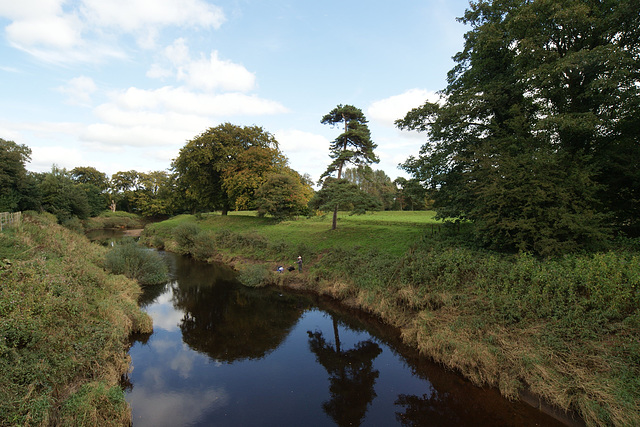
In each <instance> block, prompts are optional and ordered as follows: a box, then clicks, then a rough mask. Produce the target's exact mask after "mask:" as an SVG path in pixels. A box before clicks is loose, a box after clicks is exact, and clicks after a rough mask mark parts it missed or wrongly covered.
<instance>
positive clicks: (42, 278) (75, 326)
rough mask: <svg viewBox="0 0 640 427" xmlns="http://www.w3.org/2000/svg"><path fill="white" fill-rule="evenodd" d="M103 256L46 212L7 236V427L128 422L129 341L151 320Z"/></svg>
mask: <svg viewBox="0 0 640 427" xmlns="http://www.w3.org/2000/svg"><path fill="white" fill-rule="evenodd" d="M104 251H105V249H104V248H102V247H100V246H98V245H93V244H90V243H89V242H88V240H87V239H86V238H85V237H83V236H81V235H77V234H74V233H72V232H70V231H69V230H67V229H65V228H63V227H59V226H58V225H57V224H56V223H55V219H54V218H49V217H47V216H26V217H25V221H24V223H23V224H22V226H20V227H19V228H16V229H7V230H4V231H3V232H2V233H0V259H2V260H6V261H2V265H1V266H0V267H2V269H1V270H0V283H1V284H2V285H1V288H0V425H11V426H12V425H16V426H17V425H20V426H46V425H65V426H74V425H78V426H84V425H128V424H129V422H130V410H129V408H128V405H127V403H126V402H125V400H124V393H123V391H122V389H121V388H120V387H119V385H118V381H119V379H120V377H121V375H122V374H124V373H125V372H127V370H128V368H129V357H128V354H127V348H126V340H127V337H128V336H129V334H130V332H132V331H136V330H138V331H149V330H150V328H151V319H150V318H149V317H148V316H147V315H146V314H144V313H143V312H141V311H140V309H139V308H138V305H137V302H136V299H137V296H138V294H139V292H140V288H139V286H138V285H137V284H136V283H135V282H133V281H131V280H129V279H126V278H124V276H114V275H109V274H107V273H106V272H105V271H104V270H103V268H102V264H103V262H104V255H105V252H104Z"/></svg>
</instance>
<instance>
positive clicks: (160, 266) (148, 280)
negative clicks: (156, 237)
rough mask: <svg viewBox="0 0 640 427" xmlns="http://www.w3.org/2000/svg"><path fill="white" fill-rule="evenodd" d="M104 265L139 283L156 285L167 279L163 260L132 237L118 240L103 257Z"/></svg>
mask: <svg viewBox="0 0 640 427" xmlns="http://www.w3.org/2000/svg"><path fill="white" fill-rule="evenodd" d="M105 267H106V268H107V270H109V271H110V272H112V273H113V274H124V275H125V276H127V277H128V278H130V279H134V280H136V281H137V282H138V283H140V284H141V285H156V284H160V283H164V282H166V281H167V280H168V279H169V270H168V267H167V265H166V264H165V262H164V260H163V259H162V258H161V257H160V255H158V253H157V252H155V251H150V250H148V249H146V248H144V247H142V246H140V245H138V243H137V242H136V241H135V240H134V239H132V238H124V239H122V240H121V241H120V242H118V243H117V244H116V245H115V246H114V247H113V248H111V250H109V252H107V255H106V257H105Z"/></svg>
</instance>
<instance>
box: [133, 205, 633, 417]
mask: <svg viewBox="0 0 640 427" xmlns="http://www.w3.org/2000/svg"><path fill="white" fill-rule="evenodd" d="M330 227H331V218H330V216H326V217H313V218H308V219H307V218H301V219H299V220H296V221H286V222H282V223H274V222H272V221H270V220H269V219H265V218H257V217H256V216H255V214H254V213H251V212H242V213H239V212H235V213H231V214H230V215H228V216H220V215H219V214H204V215H197V216H190V215H185V216H180V217H176V218H173V219H171V220H169V221H164V222H161V223H156V224H151V225H149V226H147V227H146V228H145V232H144V233H143V240H144V241H145V242H147V243H148V244H150V245H153V246H156V247H164V248H166V249H168V250H174V251H177V252H180V253H184V254H191V255H192V256H194V257H195V258H198V259H203V260H206V259H212V260H213V259H217V260H220V259H221V260H223V261H225V262H228V263H231V264H233V265H234V266H235V267H236V268H237V269H238V270H240V272H241V275H240V277H241V280H243V281H244V282H245V283H246V284H250V285H254V286H262V285H275V286H288V287H295V288H302V289H307V290H310V291H313V292H317V293H319V294H325V295H330V296H332V297H334V298H336V299H339V300H341V301H342V302H343V303H345V304H348V305H351V306H354V307H358V308H361V309H364V310H367V311H369V312H371V313H374V314H376V315H378V316H379V317H380V318H381V319H383V320H384V321H385V322H387V323H389V324H392V325H394V326H396V327H398V328H399V329H400V330H401V333H402V336H403V339H404V340H405V341H406V342H407V343H409V344H411V345H413V346H415V347H417V348H418V349H420V350H421V352H422V353H423V354H424V355H425V356H428V357H431V358H433V359H434V360H436V361H438V362H440V363H442V364H443V365H445V366H448V367H450V368H452V369H456V370H458V371H460V372H461V373H463V374H464V375H465V376H466V377H467V378H469V379H470V380H471V381H473V382H474V383H476V384H478V385H482V386H492V387H496V388H498V389H500V391H501V392H502V394H503V395H504V396H506V397H508V398H514V399H515V398H518V397H519V396H520V395H521V394H522V393H525V392H526V393H533V394H534V395H535V396H537V397H538V398H540V399H541V400H543V401H545V402H549V403H550V404H552V405H554V406H555V407H557V408H560V409H562V410H565V411H567V413H569V414H577V416H578V417H579V418H581V419H582V420H584V422H586V424H587V425H590V426H599V425H601V426H610V425H613V426H637V425H640V406H639V405H640V339H639V337H640V252H639V251H638V242H637V241H632V240H627V241H620V242H618V245H616V246H615V247H613V246H612V248H611V250H609V251H605V252H600V253H586V254H568V255H566V256H564V257H560V258H557V259H547V260H541V259H537V258H535V257H533V256H531V255H528V254H511V255H509V254H497V253H492V252H488V251H484V250H481V249H478V248H474V247H473V246H472V245H470V244H469V242H468V239H466V237H465V236H466V232H467V231H468V228H469V227H471V225H469V224H464V225H463V227H462V229H458V228H457V227H456V228H448V227H445V226H444V225H443V224H440V223H438V222H437V221H435V220H434V219H433V213H432V212H376V213H372V214H367V215H364V216H349V215H348V214H341V215H340V216H339V221H338V229H337V230H331V229H330ZM297 255H302V257H303V260H304V271H303V273H302V274H299V273H297V272H294V273H286V274H277V273H275V272H274V271H273V270H274V269H275V266H276V265H278V264H282V265H285V266H286V265H294V263H295V258H296V257H297Z"/></svg>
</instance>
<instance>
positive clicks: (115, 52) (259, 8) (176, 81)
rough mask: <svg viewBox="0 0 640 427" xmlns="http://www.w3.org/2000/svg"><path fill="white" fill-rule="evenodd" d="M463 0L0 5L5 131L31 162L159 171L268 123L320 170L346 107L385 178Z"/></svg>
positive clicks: (441, 76)
mask: <svg viewBox="0 0 640 427" xmlns="http://www.w3.org/2000/svg"><path fill="white" fill-rule="evenodd" d="M467 7H468V1H467V0H422V1H419V0H395V1H377V0H374V1H360V0H352V1H345V2H338V1H333V0H326V1H323V2H319V1H311V0H298V1H284V0H280V1H279V0H274V1H267V0H262V1H260V0H222V1H213V0H20V1H16V0H0V28H1V30H2V33H1V39H0V90H1V93H2V96H0V138H3V139H6V140H12V141H15V142H16V143H18V144H25V145H27V146H29V147H30V148H31V149H32V151H33V153H32V161H31V163H30V164H28V165H27V169H29V170H32V171H38V172H42V171H49V170H51V167H52V165H54V164H55V165H57V166H59V167H64V168H67V169H72V168H74V167H76V166H93V167H95V168H97V169H98V170H100V171H103V172H105V173H107V174H109V175H112V174H113V173H115V172H118V171H127V170H131V169H135V170H137V171H139V172H149V171H154V170H165V169H167V168H169V167H170V163H171V160H172V159H173V158H175V157H176V156H177V155H178V152H179V150H180V148H181V147H183V146H184V144H185V143H186V142H187V141H188V140H190V139H192V138H194V137H196V136H197V135H199V134H200V133H202V132H204V131H205V130H207V129H208V128H209V127H215V126H217V125H218V124H220V123H225V122H230V123H233V124H237V125H258V126H262V127H263V128H264V129H265V130H266V131H268V132H270V133H272V134H273V135H274V136H275V137H276V139H277V140H278V142H279V143H280V148H281V150H282V152H283V153H284V154H285V155H286V156H287V157H288V158H289V161H290V165H291V167H292V168H293V169H295V170H297V171H298V172H300V173H302V174H304V173H308V174H309V175H311V177H312V178H313V179H314V180H316V179H317V178H318V177H319V176H320V174H321V173H322V172H323V171H324V170H325V168H326V166H327V164H328V163H329V162H330V158H329V155H328V147H329V143H330V141H332V140H333V139H334V138H335V137H336V136H337V135H338V134H339V133H340V129H336V128H331V127H330V126H326V125H322V124H321V123H320V119H321V118H322V116H323V115H325V114H326V113H328V112H329V111H331V109H333V108H334V107H335V106H336V105H338V104H351V105H354V106H356V107H358V108H360V109H362V111H363V112H364V114H365V115H366V116H367V118H368V119H369V127H370V129H371V134H372V139H373V140H374V142H375V143H377V144H378V148H377V149H376V153H377V154H378V156H379V157H380V163H379V164H377V165H373V167H374V168H375V169H382V170H384V171H385V172H386V174H387V175H388V176H389V177H390V178H391V179H395V178H396V177H398V176H406V175H405V174H404V173H403V172H402V171H401V170H399V169H398V167H397V165H398V163H400V162H402V161H404V160H405V159H406V158H407V157H408V156H410V155H416V154H417V153H418V150H419V149H420V146H421V145H422V144H423V143H424V138H425V137H424V135H420V134H414V133H411V132H401V131H399V130H398V129H396V128H395V127H394V126H393V121H394V120H396V119H398V118H401V117H403V116H404V115H405V114H406V112H407V111H408V110H410V109H411V108H413V107H417V106H419V105H421V104H422V103H423V102H424V101H425V100H427V99H432V100H435V92H436V91H438V90H441V89H443V88H444V87H445V86H446V73H447V71H448V70H450V69H451V68H452V66H453V61H452V59H451V57H452V56H453V55H455V54H456V52H458V51H460V50H461V49H462V46H463V41H464V39H463V34H464V33H465V32H466V31H467V30H468V28H467V27H465V26H464V25H462V24H461V23H458V22H457V21H456V18H457V17H460V16H462V15H463V13H464V11H465V9H466V8H467Z"/></svg>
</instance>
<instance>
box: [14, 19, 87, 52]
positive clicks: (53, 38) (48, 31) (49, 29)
mask: <svg viewBox="0 0 640 427" xmlns="http://www.w3.org/2000/svg"><path fill="white" fill-rule="evenodd" d="M81 27H82V25H81V24H80V22H79V20H78V18H77V17H76V16H73V15H64V16H57V15H50V16H36V17H28V18H27V19H23V20H17V21H14V22H13V23H11V24H9V25H8V26H7V27H6V28H5V32H6V34H7V38H8V39H9V40H10V41H12V43H13V44H14V45H17V46H18V47H24V48H26V47H29V46H38V45H39V46H43V47H50V48H55V49H70V48H74V47H76V46H78V45H79V44H80V43H81V36H80V30H81Z"/></svg>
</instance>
